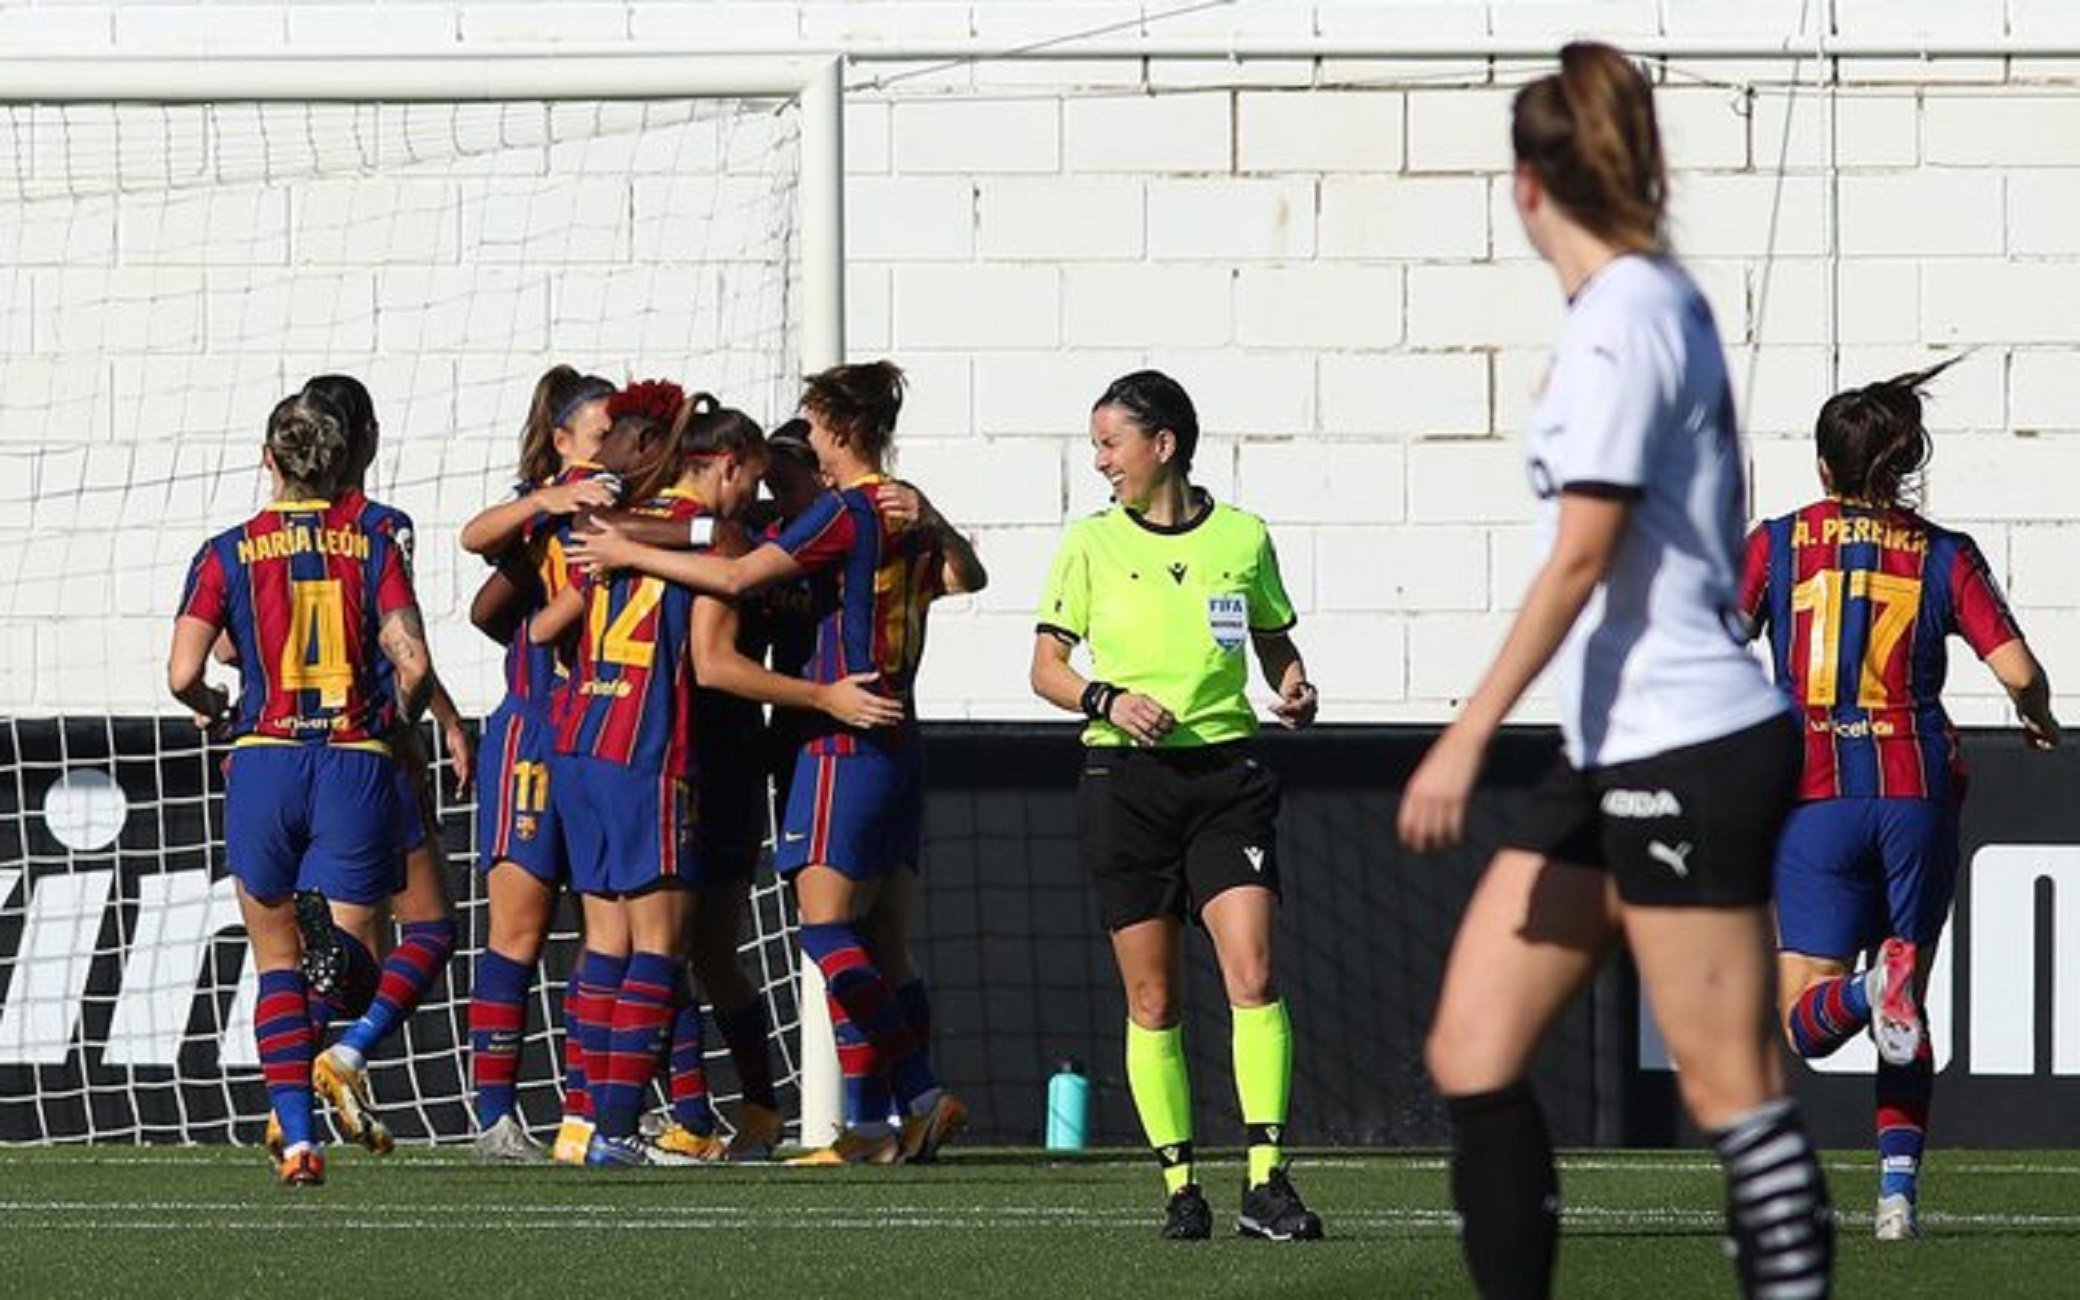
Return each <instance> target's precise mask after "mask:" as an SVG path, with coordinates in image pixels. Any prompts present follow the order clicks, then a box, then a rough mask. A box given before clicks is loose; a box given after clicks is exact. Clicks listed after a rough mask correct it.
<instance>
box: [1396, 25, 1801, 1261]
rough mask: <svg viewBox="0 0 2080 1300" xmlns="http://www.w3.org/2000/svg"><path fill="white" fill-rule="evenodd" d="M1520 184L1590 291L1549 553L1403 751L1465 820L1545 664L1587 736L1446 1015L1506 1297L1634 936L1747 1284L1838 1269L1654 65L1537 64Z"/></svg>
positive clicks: (1706, 324) (1490, 883)
mask: <svg viewBox="0 0 2080 1300" xmlns="http://www.w3.org/2000/svg"><path fill="white" fill-rule="evenodd" d="M1511 137H1512V139H1511V143H1512V146H1513V150H1514V153H1515V158H1516V172H1515V177H1514V184H1513V197H1514V199H1515V203H1516V208H1517V213H1518V216H1519V217H1520V218H1521V219H1522V221H1523V224H1524V230H1525V234H1526V235H1527V236H1528V237H1529V239H1530V241H1531V244H1532V246H1533V247H1534V248H1536V249H1537V250H1538V252H1539V255H1540V256H1541V257H1543V258H1544V259H1545V260H1546V262H1547V263H1549V264H1550V265H1551V266H1552V268H1553V270H1554V271H1555V273H1556V274H1557V275H1558V277H1559V280H1560V285H1561V288H1562V290H1563V292H1565V294H1566V295H1567V301H1568V314H1567V321H1566V324H1565V326H1564V327H1563V328H1562V331H1561V334H1560V338H1559V341H1558V343H1557V345H1556V346H1555V348H1554V351H1553V357H1552V362H1551V366H1550V368H1549V369H1548V371H1547V374H1546V379H1545V383H1544V386H1543V391H1542V392H1541V393H1540V395H1539V399H1538V403H1537V406H1536V408H1535V410H1534V411H1533V414H1532V416H1531V421H1530V425H1529V429H1528V431H1527V434H1526V438H1525V451H1526V457H1525V459H1526V471H1527V475H1528V478H1529V480H1530V486H1531V489H1532V491H1533V493H1534V494H1535V495H1536V496H1537V498H1538V508H1537V523H1538V529H1537V536H1538V540H1539V543H1540V549H1541V550H1542V552H1543V556H1544V558H1543V563H1542V564H1541V566H1540V568H1539V570H1538V572H1537V574H1536V576H1535V577H1534V578H1533V579H1532V582H1531V586H1530V588H1529V590H1528V591H1527V592H1526V593H1525V596H1524V600H1523V603H1522V605H1521V606H1520V608H1519V609H1518V612H1517V614H1516V617H1515V619H1514V621H1513V622H1512V624H1511V626H1510V629H1509V632H1508V633H1507V635H1506V636H1505V637H1504V639H1503V642H1502V645H1501V647H1500V649H1499V650H1498V651H1497V652H1496V655H1495V658H1494V661H1493V662H1492V663H1491V664H1490V666H1489V667H1488V669H1487V671H1486V673H1485V674H1484V675H1483V676H1482V678H1481V680H1480V683H1479V685H1478V686H1476V687H1475V689H1474V690H1473V692H1472V694H1471V695H1469V696H1468V698H1467V699H1466V702H1465V703H1464V705H1463V706H1462V707H1461V708H1460V711H1459V715H1458V717H1457V718H1456V719H1454V720H1453V722H1452V724H1451V725H1450V726H1449V727H1447V728H1446V729H1445V730H1444V732H1443V734H1442V735H1440V736H1439V737H1438V739H1437V741H1436V743H1435V744H1433V745H1432V746H1431V748H1430V751H1429V752H1428V753H1427V754H1425V755H1424V757H1423V760H1422V763H1421V764H1420V765H1419V766H1418V767H1417V769H1416V771H1415V773H1414V774H1413V775H1412V776H1411V777H1410V778H1409V781H1408V784H1407V786H1406V789H1405V791H1404V794H1403V797H1402V804H1401V811H1400V817H1399V830H1400V833H1401V838H1402V840H1403V841H1404V842H1405V843H1407V844H1408V845H1409V846H1410V847H1411V848H1413V849H1415V850H1417V851H1419V852H1421V851H1429V850H1433V849H1439V848H1443V847H1446V846H1448V845H1451V844H1454V843H1456V842H1458V841H1459V839H1460V838H1461V837H1462V835H1463V833H1464V828H1465V816H1466V806H1467V801H1468V799H1469V797H1470V795H1471V794H1472V792H1473V787H1474V784H1475V782H1476V780H1477V778H1478V776H1479V773H1480V767H1481V762H1482V759H1483V757H1484V755H1485V753H1486V750H1487V746H1488V742H1489V741H1490V739H1491V738H1492V737H1493V736H1494V734H1495V732H1496V730H1497V728H1498V727H1500V725H1501V723H1502V721H1503V719H1504V718H1505V717H1506V716H1507V715H1508V713H1509V712H1510V710H1511V709H1512V708H1513V707H1514V706H1515V704H1516V702H1517V700H1518V699H1519V698H1520V697H1521V696H1522V695H1523V693H1524V692H1525V691H1526V690H1527V689H1529V688H1530V685H1531V683H1532V681H1533V680H1535V679H1536V678H1537V677H1538V676H1539V675H1540V674H1541V673H1542V672H1546V671H1547V670H1548V669H1549V668H1550V680H1551V682H1552V686H1553V694H1554V696H1555V699H1556V702H1557V704H1558V707H1559V713H1560V721H1561V733H1562V737H1563V739H1564V741H1565V749H1566V753H1565V758H1564V761H1562V762H1560V763H1559V764H1558V765H1557V766H1556V767H1555V768H1554V770H1553V772H1552V773H1551V775H1550V776H1549V777H1548V779H1547V781H1546V782H1545V783H1544V784H1543V785H1542V786H1541V787H1540V788H1539V790H1538V791H1537V792H1536V793H1535V795H1534V796H1533V803H1532V808H1531V812H1530V816H1529V819H1528V821H1527V823H1526V824H1525V825H1523V826H1520V827H1518V828H1517V829H1516V831H1515V833H1514V834H1513V835H1512V836H1511V838H1510V839H1509V840H1508V841H1507V842H1506V847H1504V848H1502V849H1501V850H1500V851H1499V852H1497V853H1496V854H1495V856H1494V858H1493V859H1492V861H1491V862H1490V863H1489V866H1488V869H1487V871H1486V873H1485V874H1484V875H1483V876H1482V877H1481V880H1480V883H1479V885H1478V886H1477V887H1476V889H1475V891H1474V895H1473V898H1472V900H1471V901H1470V902H1469V903H1468V904H1467V908H1466V913H1465V916H1464V918H1463V920H1462V921H1461V923H1460V926H1459V933H1458V936H1457V938H1456V940H1455V941H1454V943H1453V947H1452V953H1451V957H1450V959H1449V962H1448V963H1447V966H1446V969H1445V976H1444V988H1443V991H1442V994H1441V995H1440V997H1439V999H1438V1007H1437V1014H1436V1019H1435V1021H1434V1022H1433V1025H1432V1028H1431V1032H1430V1038H1429V1043H1428V1050H1427V1053H1426V1055H1427V1058H1428V1063H1429V1066H1430V1073H1431V1077H1432V1078H1433V1079H1434V1080H1435V1081H1436V1084H1437V1089H1438V1091H1439V1092H1440V1093H1442V1094H1443V1096H1444V1098H1445V1104H1446V1106H1447V1108H1448V1111H1449V1113H1450V1116H1451V1121H1452V1177H1451V1185H1452V1198H1453V1201H1454V1203H1455V1204H1456V1205H1457V1207H1458V1211H1459V1215H1460V1221H1461V1224H1462V1227H1463V1231H1462V1233H1461V1239H1460V1240H1461V1245H1462V1248H1463V1250H1464V1253H1465V1256H1466V1263H1467V1267H1468V1270H1469V1272H1470V1273H1471V1274H1472V1279H1473V1282H1474V1285H1475V1287H1476V1288H1477V1289H1478V1290H1479V1291H1480V1293H1481V1294H1482V1295H1483V1296H1488V1297H1499V1296H1510V1297H1516V1296H1542V1295H1545V1294H1547V1293H1548V1291H1549V1290H1550V1289H1551V1286H1552V1275H1553V1264H1554V1260H1555V1257H1556V1253H1557V1248H1558V1245H1559V1225H1560V1191H1559V1181H1558V1178H1557V1175H1556V1173H1555V1170H1554V1165H1553V1150H1552V1141H1551V1138H1550V1136H1549V1135H1548V1133H1547V1130H1546V1125H1545V1118H1544V1114H1543V1112H1542V1111H1541V1110H1540V1108H1539V1105H1538V1101H1537V1099H1536V1098H1535V1097H1534V1096H1533V1095H1532V1093H1531V1090H1530V1088H1529V1085H1528V1084H1527V1082H1526V1080H1525V1075H1526V1072H1527V1071H1528V1070H1529V1068H1530V1065H1531V1059H1532V1056H1533V1053H1534V1052H1535V1051H1536V1050H1537V1047H1538V1043H1539V1040H1540V1039H1541V1038H1542V1037H1543V1036H1544V1034H1545V1031H1546V1029H1547V1028H1548V1027H1549V1026H1550V1025H1551V1024H1552V1022H1553V1020H1554V1018H1555V1017H1556V1016H1558V1015H1559V1013H1560V1011H1561V1010H1562V1008H1563V1007H1564V1006H1565V1005H1566V1004H1567V1002H1568V1001H1569V1000H1570V999H1572V998H1573V996H1574V994H1575V993H1576V992H1577V991H1578V990H1580V989H1581V987H1582V986H1583V985H1584V984H1586V983H1587V982H1588V981H1589V979H1590V978H1591V976H1593V975H1594V974H1595V973H1596V970H1597V968H1598V967H1600V966H1601V965H1602V963H1603V958H1604V957H1605V955H1606V954H1607V953H1608V952H1609V951H1610V949H1611V948H1613V947H1614V946H1616V945H1617V944H1618V943H1619V942H1621V941H1622V942H1624V943H1626V944H1627V945H1628V946H1629V947H1630V948H1631V950H1632V955H1633V959H1634V961H1635V962H1636V964H1637V965H1638V967H1639V972H1640V981H1641V983H1642V984H1643V985H1644V987H1645V988H1646V990H1647V992H1648V993H1649V994H1650V995H1651V1001H1652V1004H1653V1011H1654V1015H1655V1019H1656V1022H1657V1023H1658V1024H1659V1026H1660V1028H1661V1034H1662V1038H1663V1040H1664V1041H1665V1042H1667V1044H1668V1046H1669V1051H1670V1054H1671V1055H1672V1056H1673V1058H1674V1059H1675V1061H1676V1063H1677V1065H1678V1066H1679V1067H1680V1071H1681V1072H1680V1074H1679V1075H1678V1080H1679V1086H1680V1087H1681V1089H1682V1095H1683V1100H1684V1103H1685V1105H1686V1106H1687V1107H1688V1109H1689V1111H1690V1113H1691V1115H1692V1116H1693V1117H1694V1118H1695V1119H1696V1121H1697V1123H1698V1125H1699V1126H1700V1127H1701V1128H1703V1129H1704V1130H1705V1132H1706V1133H1707V1134H1708V1135H1709V1136H1710V1138H1711V1141H1712V1145H1713V1146H1714V1148H1715V1149H1716V1150H1717V1151H1718V1154H1719V1159H1720V1162H1721V1165H1722V1166H1723V1168H1724V1170H1725V1174H1726V1204H1727V1227H1728V1230H1729V1234H1730V1236H1731V1237H1732V1247H1733V1249H1732V1254H1733V1258H1734V1263H1735V1269H1736V1274H1737V1276H1738V1279H1739V1283H1740V1286H1741V1289H1742V1292H1743V1293H1744V1294H1746V1295H1749V1296H1755V1297H1772V1298H1775V1300H1792V1298H1793V1297H1797V1298H1798V1300H1813V1298H1815V1297H1819V1296H1824V1295H1825V1294H1826V1293H1827V1291H1828V1288H1829V1286H1830V1285H1831V1278H1832V1274H1833V1256H1834V1220H1833V1214H1832V1211H1831V1209H1830V1208H1829V1204H1828V1199H1827V1188H1826V1183H1825V1180H1824V1179H1823V1177H1822V1175H1821V1170H1820V1162H1819V1160H1818V1159H1817V1158H1816V1157H1815V1154H1814V1151H1813V1147H1812V1143H1811V1141H1810V1140H1809V1139H1808V1138H1807V1136H1806V1133H1805V1129H1804V1126H1803V1125H1802V1124H1801V1122H1800V1120H1799V1115H1798V1107H1797V1103H1796V1102H1795V1101H1793V1100H1792V1099H1791V1098H1790V1097H1788V1096H1786V1095H1785V1092H1784V1080H1783V1068H1782V1065H1781V1063H1780V1061H1779V1060H1778V1048H1777V1044H1776V1041H1775V1037H1774V1035H1772V1034H1771V1033H1770V1032H1769V1030H1768V1028H1767V1025H1768V1004H1769V1000H1770V996H1769V990H1770V985H1771V976H1772V973H1773V972H1772V970H1771V956H1770V946H1771V945H1770V934H1769V924H1770V923H1769V901H1770V879H1771V866H1772V862H1773V859H1774V855H1775V850H1776V841H1777V833H1778V830H1779V828H1780V827H1781V826H1782V824H1783V821H1784V818H1785V816H1786V815H1787V814H1788V813H1789V812H1790V809H1791V803H1792V797H1793V794H1794V792H1795V790H1796V786H1797V779H1798V738H1797V732H1796V729H1795V727H1794V726H1793V724H1792V720H1791V718H1790V716H1789V714H1788V711H1787V709H1786V707H1785V702H1784V700H1783V697H1782V696H1781V695H1780V694H1779V693H1778V692H1777V691H1776V690H1775V689H1774V688H1773V687H1771V685H1770V684H1769V681H1768V680H1767V678H1766V677H1765V676H1764V674H1763V672H1762V669H1761V666H1760V665H1759V664H1758V663H1757V662H1756V661H1755V659H1754V657H1753V656H1752V655H1750V654H1749V653H1748V651H1747V648H1746V646H1745V639H1746V638H1745V635H1744V632H1745V629H1744V628H1742V627H1741V626H1740V623H1741V619H1740V611H1739V606H1738V597H1739V581H1740V547H1741V534H1742V524H1743V519H1744V516H1745V513H1746V500H1745V495H1746V487H1745V484H1744V482H1743V473H1742V456H1741V446H1740V436H1739V431H1738V430H1737V429H1736V427H1735V424H1734V409H1733V394H1732V392H1731V390H1730V388H1729V386H1728V384H1727V378H1726V362H1725V353H1724V349H1723V347H1722V346H1721V344H1720V341H1719V332H1718V329H1717V327H1716V326H1715V325H1714V324H1713V322H1712V316H1711V310H1710V308H1709V306H1708V305H1707V304H1706V302H1705V300H1704V298H1703V296H1702V295H1701V294H1700V293H1699V292H1698V290H1697V287H1696V285H1695V284H1693V283H1692V282H1691V280H1690V277H1689V276H1688V275H1687V274H1685V272H1684V271H1683V269H1682V267H1681V266H1680V265H1679V264H1677V263H1676V261H1675V260H1674V259H1673V258H1672V257H1671V256H1670V254H1669V252H1668V249H1667V245H1666V243H1665V242H1664V239H1663V212H1664V205H1665V201H1666V195H1667V175H1666V171H1665V168H1664V166H1663V163H1662V155H1661V142H1660V133H1659V130H1658V128H1657V126H1656V124H1655V116H1654V100H1653V90H1652V87H1651V85H1650V83H1649V82H1648V80H1647V77H1646V74H1645V73H1644V72H1643V71H1642V70H1641V69H1640V68H1639V67H1638V66H1636V65H1635V64H1633V63H1632V62H1631V61H1630V60H1628V59H1627V58H1626V57H1625V56H1624V55H1623V54H1621V53H1619V52H1618V51H1616V50H1614V49H1612V48H1610V47H1609V46H1606V45H1595V44H1573V45H1569V46H1567V47H1566V48H1565V49H1563V50H1562V51H1561V52H1560V70H1559V71H1558V72H1557V73H1554V74H1551V75H1548V76H1544V77H1540V78H1539V79H1537V80H1536V81H1533V82H1531V83H1530V84H1529V85H1527V86H1525V87H1524V88H1523V89H1522V90H1520V91H1519V92H1517V96H1516V99H1515V101H1514V104H1513V105H1512V123H1511Z"/></svg>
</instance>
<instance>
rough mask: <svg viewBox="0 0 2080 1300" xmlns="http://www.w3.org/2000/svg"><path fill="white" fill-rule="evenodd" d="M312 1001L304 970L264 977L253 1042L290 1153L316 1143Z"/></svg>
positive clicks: (262, 974)
mask: <svg viewBox="0 0 2080 1300" xmlns="http://www.w3.org/2000/svg"><path fill="white" fill-rule="evenodd" d="M309 997H310V988H309V986H308V985H307V984H306V983H305V982H304V978H303V972H302V971H300V970H294V969H291V970H264V971H261V972H260V996H259V1000H258V1002H257V1003H256V1004H255V1006H254V1009H253V1038H254V1040H255V1041H256V1042H257V1043H258V1044H259V1046H260V1074H261V1077H262V1078H264V1079H265V1080H266V1081H267V1100H268V1102H269V1104H271V1105H272V1106H273V1107H274V1113H275V1118H276V1119H278V1120H279V1121H280V1122H281V1125H282V1145H283V1146H284V1147H285V1148H293V1147H297V1146H309V1145H310V1144H311V1142H312V1141H313V1140H314V1138H313V1132H314V1129H313V1126H312V1123H311V1104H312V1102H311V1058H312V1057H313V1056H314V1055H316V1050H315V1047H314V1042H315V1039H316V1035H315V1034H314V1033H313V1032H312V1029H311V1015H310V1006H309Z"/></svg>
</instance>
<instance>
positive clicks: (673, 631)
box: [552, 489, 708, 779]
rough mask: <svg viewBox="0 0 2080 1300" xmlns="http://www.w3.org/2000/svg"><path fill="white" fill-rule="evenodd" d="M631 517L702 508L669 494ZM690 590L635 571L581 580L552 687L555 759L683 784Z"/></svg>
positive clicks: (689, 737) (688, 765)
mask: <svg viewBox="0 0 2080 1300" xmlns="http://www.w3.org/2000/svg"><path fill="white" fill-rule="evenodd" d="M635 512H636V513H638V514H646V515H656V516H660V517H663V518H666V519H673V520H688V521H690V520H692V519H694V518H696V517H698V516H700V515H704V514H707V513H708V509H707V507H706V506H704V505H702V504H701V503H700V502H699V501H697V500H695V499H694V498H693V497H692V496H691V495H689V494H687V493H686V492H683V491H680V490H678V489H672V490H669V491H667V492H665V493H664V494H663V495H662V496H660V497H658V498H657V499H656V500H654V501H650V502H647V503H645V504H644V505H641V506H638V507H636V511H635ZM692 649H693V592H692V590H691V589H689V588H686V587H682V586H679V585H678V584H677V583H672V582H666V581H665V580H664V579H662V578H653V577H650V576H648V575H645V574H638V573H633V572H628V571H620V572H616V573H614V574H613V575H611V576H610V577H608V578H607V579H606V580H605V581H588V582H587V583H586V590H585V613H584V617H583V618H582V619H581V620H580V621H579V624H578V649H577V652H576V654H575V656H574V657H573V661H572V664H571V671H570V678H569V680H567V681H565V682H564V683H563V685H562V686H561V687H559V688H558V689H557V692H556V696H555V702H554V706H553V711H552V717H553V719H554V722H555V726H556V752H557V753H559V754H585V755H588V756H590V757H593V758H600V759H605V760H607V761H609V762H614V763H620V764H622V765H624V766H627V767H632V768H635V769H637V770H639V771H644V772H660V773H663V774H664V775H666V776H669V777H676V778H687V779H690V778H691V777H692V775H693V773H694V767H695V765H694V762H693V749H692V743H693V703H694V684H695V683H694V676H693V655H692Z"/></svg>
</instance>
